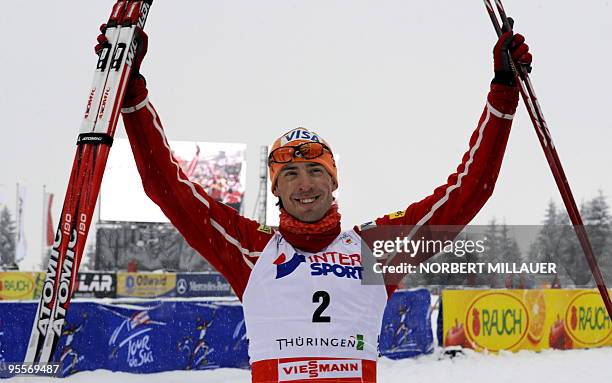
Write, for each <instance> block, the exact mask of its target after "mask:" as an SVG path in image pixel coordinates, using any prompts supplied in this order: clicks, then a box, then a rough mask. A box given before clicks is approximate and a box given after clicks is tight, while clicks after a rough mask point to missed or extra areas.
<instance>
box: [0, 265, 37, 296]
mask: <svg viewBox="0 0 612 383" xmlns="http://www.w3.org/2000/svg"><path fill="white" fill-rule="evenodd" d="M44 278H45V273H42V272H21V271H8V272H1V273H0V300H21V299H35V298H39V297H40V291H41V288H42V284H43V280H44Z"/></svg>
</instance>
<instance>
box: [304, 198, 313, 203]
mask: <svg viewBox="0 0 612 383" xmlns="http://www.w3.org/2000/svg"><path fill="white" fill-rule="evenodd" d="M315 199H316V198H302V199H301V200H300V202H301V203H312V202H314V200H315Z"/></svg>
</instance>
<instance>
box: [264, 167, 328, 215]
mask: <svg viewBox="0 0 612 383" xmlns="http://www.w3.org/2000/svg"><path fill="white" fill-rule="evenodd" d="M337 188H338V184H337V183H336V181H335V180H334V179H333V178H332V177H331V176H330V175H329V173H328V172H327V170H325V168H324V167H323V165H320V164H318V163H314V162H293V163H289V164H287V165H285V166H283V168H282V169H281V171H280V173H279V175H278V178H277V180H276V185H275V187H274V190H273V193H274V195H275V196H277V197H279V198H280V199H281V201H282V203H283V208H284V209H285V210H286V211H287V213H289V214H291V215H292V216H293V217H295V218H297V219H298V220H300V221H302V222H316V221H318V220H320V219H321V218H323V216H324V215H325V213H327V211H328V210H329V208H330V207H331V205H332V202H333V200H334V198H333V195H332V192H333V191H334V190H336V189H337Z"/></svg>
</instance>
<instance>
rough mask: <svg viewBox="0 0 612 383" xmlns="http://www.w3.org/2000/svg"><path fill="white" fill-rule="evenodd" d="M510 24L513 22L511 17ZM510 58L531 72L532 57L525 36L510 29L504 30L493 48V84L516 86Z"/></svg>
mask: <svg viewBox="0 0 612 383" xmlns="http://www.w3.org/2000/svg"><path fill="white" fill-rule="evenodd" d="M508 20H509V21H510V24H511V25H512V24H514V22H513V21H512V19H511V18H509V19H508ZM511 60H514V61H515V62H516V63H518V64H519V65H523V66H525V67H526V68H527V71H528V72H531V62H532V61H533V57H532V56H531V53H529V46H528V45H527V44H525V37H523V35H521V34H518V33H517V34H514V33H513V32H512V31H508V32H504V33H503V34H502V35H501V36H500V37H499V40H497V43H496V44H495V47H494V48H493V68H494V70H495V77H494V78H493V81H492V82H493V83H494V84H504V85H509V86H516V80H515V74H514V73H513V71H512V65H511Z"/></svg>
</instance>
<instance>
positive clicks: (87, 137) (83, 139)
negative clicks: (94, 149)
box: [77, 133, 113, 147]
mask: <svg viewBox="0 0 612 383" xmlns="http://www.w3.org/2000/svg"><path fill="white" fill-rule="evenodd" d="M83 144H94V145H108V146H109V147H110V146H112V145H113V137H112V136H111V135H109V134H106V133H81V134H79V138H78V139H77V145H83Z"/></svg>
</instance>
